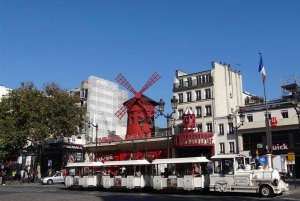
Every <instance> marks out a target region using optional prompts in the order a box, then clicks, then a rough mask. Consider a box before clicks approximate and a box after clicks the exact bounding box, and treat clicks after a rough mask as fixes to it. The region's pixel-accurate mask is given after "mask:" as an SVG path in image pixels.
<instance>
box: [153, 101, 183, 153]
mask: <svg viewBox="0 0 300 201" xmlns="http://www.w3.org/2000/svg"><path fill="white" fill-rule="evenodd" d="M157 104H158V111H159V114H158V115H159V116H163V117H165V118H166V119H167V149H168V158H169V157H170V153H169V152H170V150H169V149H170V148H169V146H170V145H169V144H170V143H169V131H168V130H169V120H170V119H172V115H173V114H175V113H176V109H177V104H178V99H177V98H176V97H175V96H173V98H172V99H171V104H172V109H173V112H172V113H171V114H167V115H165V114H163V112H164V110H165V102H164V101H163V100H162V99H160V101H159V102H158V103H157Z"/></svg>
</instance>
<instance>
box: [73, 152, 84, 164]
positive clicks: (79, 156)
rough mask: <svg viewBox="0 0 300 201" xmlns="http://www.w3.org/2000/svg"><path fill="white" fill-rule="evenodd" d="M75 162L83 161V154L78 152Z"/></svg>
mask: <svg viewBox="0 0 300 201" xmlns="http://www.w3.org/2000/svg"><path fill="white" fill-rule="evenodd" d="M75 161H77V162H79V161H83V153H80V152H77V153H75Z"/></svg>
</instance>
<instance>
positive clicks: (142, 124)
mask: <svg viewBox="0 0 300 201" xmlns="http://www.w3.org/2000/svg"><path fill="white" fill-rule="evenodd" d="M145 121H146V122H147V123H148V125H149V128H150V130H151V129H152V128H153V122H152V120H151V119H150V121H149V122H148V121H147V120H146V119H139V120H138V122H139V125H140V127H141V130H142V131H143V134H146V149H145V154H144V158H145V159H146V158H147V155H148V141H147V140H148V133H149V131H147V130H144V124H145Z"/></svg>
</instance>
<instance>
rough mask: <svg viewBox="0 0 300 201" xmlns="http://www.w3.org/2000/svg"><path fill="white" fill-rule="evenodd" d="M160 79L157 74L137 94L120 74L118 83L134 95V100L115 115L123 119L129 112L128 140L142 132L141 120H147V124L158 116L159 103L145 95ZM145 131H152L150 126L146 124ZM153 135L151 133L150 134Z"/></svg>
mask: <svg viewBox="0 0 300 201" xmlns="http://www.w3.org/2000/svg"><path fill="white" fill-rule="evenodd" d="M159 79H160V75H158V74H157V73H156V72H155V73H153V75H152V76H151V77H150V78H149V80H148V81H147V82H146V84H145V85H144V86H143V88H142V89H141V90H140V91H139V92H137V91H135V90H134V89H133V87H132V86H131V84H129V82H128V81H127V80H126V79H125V78H124V76H123V75H122V74H119V75H118V76H117V77H116V81H118V82H119V83H120V84H121V85H123V86H124V87H125V88H126V89H128V90H129V91H131V92H132V93H133V95H134V97H133V98H131V99H130V100H128V101H126V102H124V103H123V107H122V108H121V109H120V110H119V111H117V112H116V113H115V115H116V116H117V117H118V118H119V119H121V118H122V117H123V116H124V115H125V114H126V112H127V114H128V119H127V132H126V138H127V139H128V138H130V137H132V135H137V134H140V133H141V132H142V130H141V128H140V126H139V122H138V121H139V120H142V119H144V120H146V122H149V121H152V122H153V121H154V116H155V115H156V114H158V113H157V112H156V110H157V109H156V108H155V106H156V105H157V102H155V101H153V100H151V99H150V98H148V97H147V96H145V95H143V93H144V92H145V91H146V90H147V89H149V88H150V87H151V86H152V85H153V84H154V83H155V82H156V81H157V80H159ZM143 130H144V131H146V132H148V131H150V128H149V125H148V124H147V123H146V124H145V126H144V129H143ZM148 133H150V134H151V132H148Z"/></svg>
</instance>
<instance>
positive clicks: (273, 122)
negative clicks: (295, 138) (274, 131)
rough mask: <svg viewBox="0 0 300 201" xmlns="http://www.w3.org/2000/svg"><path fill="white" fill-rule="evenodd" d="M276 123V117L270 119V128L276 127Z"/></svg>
mask: <svg viewBox="0 0 300 201" xmlns="http://www.w3.org/2000/svg"><path fill="white" fill-rule="evenodd" d="M277 123H278V121H277V119H276V117H272V118H271V120H270V124H271V126H277Z"/></svg>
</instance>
